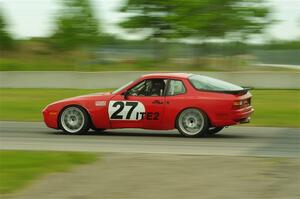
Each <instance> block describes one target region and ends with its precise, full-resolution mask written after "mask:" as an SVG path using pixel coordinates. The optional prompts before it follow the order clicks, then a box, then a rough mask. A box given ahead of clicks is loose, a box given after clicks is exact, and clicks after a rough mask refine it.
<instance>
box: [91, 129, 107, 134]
mask: <svg viewBox="0 0 300 199" xmlns="http://www.w3.org/2000/svg"><path fill="white" fill-rule="evenodd" d="M93 130H94V131H95V132H96V133H103V132H104V131H105V130H106V129H96V128H94V129H93Z"/></svg>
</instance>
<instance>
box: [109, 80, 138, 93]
mask: <svg viewBox="0 0 300 199" xmlns="http://www.w3.org/2000/svg"><path fill="white" fill-rule="evenodd" d="M132 82H133V81H130V82H128V83H127V84H125V85H123V86H121V87H120V88H118V89H117V90H114V91H113V92H112V94H115V93H117V92H119V91H120V90H122V89H123V88H125V87H126V86H128V85H130V84H131V83H132Z"/></svg>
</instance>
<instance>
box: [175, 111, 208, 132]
mask: <svg viewBox="0 0 300 199" xmlns="http://www.w3.org/2000/svg"><path fill="white" fill-rule="evenodd" d="M190 108H193V109H197V110H199V111H201V112H203V113H204V114H205V115H206V117H207V119H208V123H209V125H211V119H210V116H209V115H208V114H207V112H206V111H205V110H204V109H202V108H199V107H195V106H189V107H185V108H183V109H181V110H180V111H179V112H178V113H177V115H176V117H175V121H174V127H175V129H177V120H178V118H179V116H180V114H181V113H182V112H183V111H184V110H186V109H190Z"/></svg>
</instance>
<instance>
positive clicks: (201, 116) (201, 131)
mask: <svg viewBox="0 0 300 199" xmlns="http://www.w3.org/2000/svg"><path fill="white" fill-rule="evenodd" d="M189 112H190V113H189ZM189 114H190V116H188V115H189ZM197 115H198V116H197ZM184 116H186V117H187V119H185V121H182V120H183V117H184ZM194 122H195V123H194ZM198 122H200V123H199V124H200V125H201V126H200V127H199V128H195V129H193V125H197V124H198ZM183 123H186V126H185V125H184V124H183ZM193 123H194V124H193ZM184 126H185V127H184ZM176 128H177V129H178V131H179V132H180V133H181V134H182V135H183V136H185V137H199V136H204V135H207V131H208V128H209V119H208V117H207V115H206V114H205V113H204V112H203V111H201V110H198V109H196V108H188V109H185V110H183V111H182V112H181V113H180V114H179V115H178V117H177V119H176ZM187 128H190V129H192V130H191V131H189V130H188V129H187Z"/></svg>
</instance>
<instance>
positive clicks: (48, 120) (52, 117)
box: [43, 108, 58, 129]
mask: <svg viewBox="0 0 300 199" xmlns="http://www.w3.org/2000/svg"><path fill="white" fill-rule="evenodd" d="M43 118H44V122H45V124H46V125H47V126H48V127H49V128H54V129H58V123H57V118H58V112H57V111H51V110H48V109H47V108H45V109H44V110H43Z"/></svg>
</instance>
